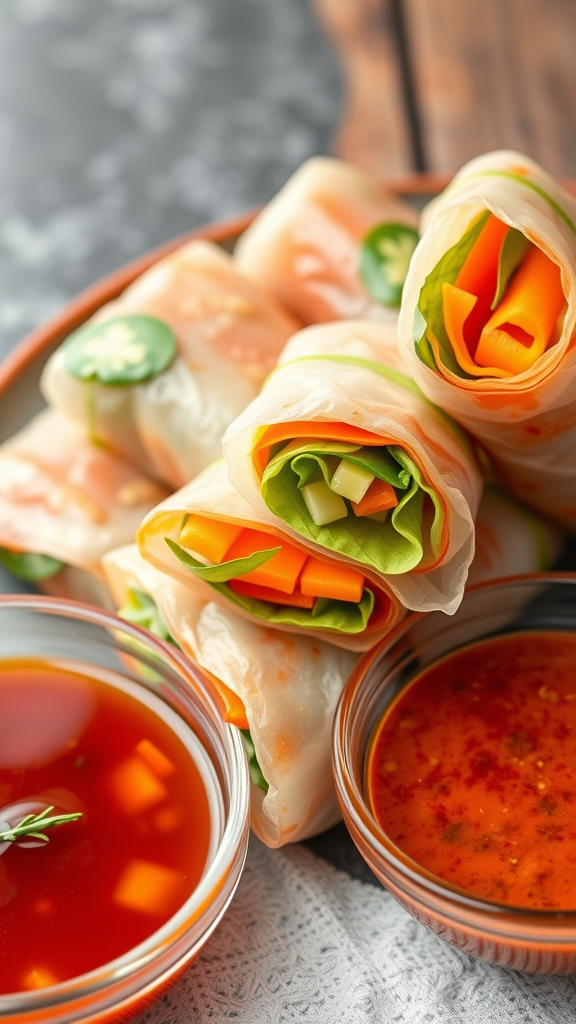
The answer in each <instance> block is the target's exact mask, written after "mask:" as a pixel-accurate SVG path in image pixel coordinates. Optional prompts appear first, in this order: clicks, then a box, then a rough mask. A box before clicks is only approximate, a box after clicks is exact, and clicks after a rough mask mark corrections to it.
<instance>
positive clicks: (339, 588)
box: [300, 556, 364, 604]
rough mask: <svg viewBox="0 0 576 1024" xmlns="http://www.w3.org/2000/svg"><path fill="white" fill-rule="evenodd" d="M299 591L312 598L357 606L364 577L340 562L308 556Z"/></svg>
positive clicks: (362, 588) (360, 597)
mask: <svg viewBox="0 0 576 1024" xmlns="http://www.w3.org/2000/svg"><path fill="white" fill-rule="evenodd" d="M300 589H301V591H302V593H303V594H311V595H312V596H313V597H329V598H333V599H334V600H335V601H352V602H353V603H354V604H358V603H359V601H361V600H362V593H363V590H364V576H363V575H362V573H361V572H358V570H357V569H351V568H350V567H349V566H347V565H342V563H341V562H325V561H324V560H323V559H321V558H314V557H313V556H310V558H309V559H308V561H307V562H306V565H305V566H304V569H303V570H302V575H301V576H300Z"/></svg>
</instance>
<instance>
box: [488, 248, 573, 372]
mask: <svg viewBox="0 0 576 1024" xmlns="http://www.w3.org/2000/svg"><path fill="white" fill-rule="evenodd" d="M564 302H565V299H564V293H563V291H562V282H561V279H560V268H559V267H558V266H557V264H556V263H553V261H552V260H551V259H549V257H548V256H547V255H546V253H544V252H542V250H541V249H538V248H537V247H536V246H533V247H532V248H530V249H529V251H528V253H527V254H526V256H525V258H524V261H523V263H522V265H521V267H520V269H519V270H518V272H517V274H516V276H515V277H514V278H513V279H512V282H511V284H510V286H509V287H508V288H507V289H506V293H505V295H504V296H503V298H502V300H501V301H500V303H499V304H498V307H497V309H496V310H495V312H494V314H493V315H492V316H491V317H490V319H489V320H488V323H487V324H486V326H485V327H484V330H483V331H482V334H481V335H480V341H479V343H478V348H477V350H476V357H475V358H476V362H477V364H478V365H479V366H488V365H492V366H498V367H501V369H503V370H506V371H507V372H508V373H510V374H517V373H522V372H523V371H525V370H528V369H530V367H531V366H533V365H534V363H535V362H536V360H537V359H538V358H539V356H541V355H542V354H543V352H545V351H546V348H547V346H548V344H549V342H550V339H551V337H552V333H553V331H554V327H555V325H556V321H557V319H558V315H559V313H560V311H561V309H562V306H563V305H564Z"/></svg>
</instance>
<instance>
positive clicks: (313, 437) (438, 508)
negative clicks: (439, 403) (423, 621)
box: [253, 421, 447, 575]
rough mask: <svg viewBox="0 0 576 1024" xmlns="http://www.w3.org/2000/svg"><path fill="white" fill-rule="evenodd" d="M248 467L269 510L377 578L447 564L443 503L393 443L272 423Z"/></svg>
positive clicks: (330, 426) (328, 427)
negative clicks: (373, 573)
mask: <svg viewBox="0 0 576 1024" xmlns="http://www.w3.org/2000/svg"><path fill="white" fill-rule="evenodd" d="M253 464H254V468H255V471H256V474H257V478H258V480H259V486H260V493H261V495H262V498H263V500H264V502H265V504H266V505H267V507H268V508H269V509H270V511H271V512H272V513H273V514H274V515H275V516H278V518H280V519H281V520H283V521H284V522H286V523H287V525H288V526H289V527H290V528H291V529H292V530H293V531H294V532H295V533H297V534H299V535H300V536H301V537H302V538H303V539H304V540H305V541H308V542H312V543H314V544H317V545H319V546H320V547H322V548H325V549H326V550H328V551H332V552H334V553H335V554H338V555H341V556H343V557H345V558H346V559H349V560H350V559H351V560H353V562H354V563H355V564H357V565H359V566H361V567H364V566H365V567H366V568H367V569H371V570H373V571H374V572H376V573H380V574H390V575H399V574H402V573H406V572H412V571H418V570H420V571H422V570H424V571H427V570H429V569H430V568H431V567H433V566H434V565H436V564H439V562H440V561H441V559H442V558H443V557H444V554H445V551H446V546H447V536H446V532H447V531H446V529H445V520H446V516H445V509H444V503H443V499H442V496H441V495H440V494H439V493H438V492H437V489H436V488H435V487H434V486H433V485H432V484H431V482H430V481H429V480H428V479H427V476H426V474H425V473H424V472H423V471H422V469H421V467H420V466H419V465H418V461H417V457H416V455H415V453H414V452H412V451H408V450H407V448H406V446H404V445H400V444H395V443H394V441H393V440H392V439H391V438H384V437H382V436H380V435H377V434H373V433H371V432H370V431H367V430H364V429H361V428H357V427H354V426H351V425H349V424H347V423H327V422H315V421H310V422H301V423H300V422H292V423H286V424H274V425H269V426H266V427H262V428H260V430H259V432H258V434H257V439H256V442H255V444H254V446H253ZM430 513H431V515H430Z"/></svg>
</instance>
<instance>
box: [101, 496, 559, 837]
mask: <svg viewBox="0 0 576 1024" xmlns="http://www.w3.org/2000/svg"><path fill="white" fill-rule="evenodd" d="M476 535H477V550H476V555H475V557H474V561H473V563H472V566H471V569H470V575H469V582H473V583H477V582H481V581H485V580H488V579H494V578H496V577H498V576H508V575H514V574H517V573H526V572H536V571H538V570H543V569H546V568H547V567H548V566H549V565H550V564H551V562H553V561H554V559H555V558H556V557H557V555H558V553H559V550H560V546H561V540H562V538H561V534H560V531H559V530H557V529H556V528H554V527H552V526H550V525H549V524H547V523H545V522H543V521H541V520H540V519H539V518H538V517H537V516H536V515H534V514H532V513H531V512H527V511H526V510H525V509H523V508H522V507H521V506H519V505H518V504H517V502H515V501H513V500H512V499H510V498H508V497H507V496H506V495H504V494H503V493H502V492H500V491H498V490H496V489H495V488H493V487H489V488H487V489H486V491H485V493H484V495H483V497H482V501H481V502H480V507H479V510H478V517H477V520H476ZM103 564H104V570H105V572H106V578H107V581H108V584H109V587H110V590H111V593H112V596H113V598H114V603H115V605H116V607H118V608H121V609H122V611H121V614H123V615H124V616H125V617H126V618H128V619H130V620H131V621H133V622H137V623H139V624H140V625H143V626H145V627H147V628H149V629H151V630H152V631H153V632H155V633H156V634H157V635H159V636H160V637H162V638H163V639H165V640H166V639H172V640H173V641H175V642H177V643H178V645H179V646H180V647H181V648H182V649H183V650H184V652H185V653H186V654H188V655H190V657H192V658H193V659H194V660H195V661H196V662H197V663H198V664H199V665H200V666H201V667H202V668H203V669H204V670H205V671H206V672H208V673H209V675H210V676H211V678H212V680H213V682H214V684H215V686H216V688H217V690H218V692H219V693H220V696H221V701H222V713H223V716H224V718H225V719H226V721H228V722H230V723H231V724H233V725H235V726H237V727H238V728H240V729H241V730H242V733H243V736H244V739H245V742H246V745H247V749H248V753H249V757H250V771H251V777H252V791H251V822H252V827H253V829H254V831H255V832H256V834H257V835H258V836H259V837H260V838H261V839H262V840H263V841H264V842H265V843H267V844H268V845H269V846H274V847H275V846H282V845H283V844H284V843H287V842H296V841H298V840H300V839H305V838H306V837H307V836H310V835H315V834H316V833H318V832H321V831H323V830H324V829H326V828H329V827H330V826H331V825H333V824H335V822H336V821H338V819H339V817H340V813H339V810H338V805H337V801H336V797H335V792H334V787H333V783H332V767H331V732H332V719H333V716H334V711H335V708H336V704H337V701H338V697H339V695H340V692H341V690H342V688H343V686H344V684H345V682H346V680H347V678H348V676H349V674H350V672H351V671H352V668H353V667H354V665H355V663H356V657H355V656H354V655H353V654H351V653H348V652H347V651H342V650H338V649H337V648H336V647H334V646H333V645H332V644H327V643H325V642H323V641H321V640H317V639H316V638H311V637H307V636H304V635H298V634H295V635H292V636H287V635H286V633H281V632H278V631H277V630H273V629H267V628H265V627H263V626H261V625H258V624H257V623H256V622H255V621H252V622H249V621H247V620H246V619H245V618H244V617H243V616H241V615H238V614H237V613H236V611H235V610H234V608H233V607H232V605H230V604H228V605H227V606H226V605H221V604H219V603H216V602H215V601H210V600H206V598H207V594H206V591H205V590H204V588H203V587H202V586H201V584H199V583H198V582H196V581H194V580H192V579H190V578H188V579H186V581H185V583H183V582H180V581H179V580H175V579H173V578H172V577H171V576H168V575H166V574H165V573H162V572H159V571H158V570H157V569H155V568H154V567H153V566H152V565H150V564H149V563H148V562H146V561H144V559H143V558H142V557H141V555H140V554H139V552H138V548H137V547H136V545H130V546H128V547H124V548H120V549H118V550H116V551H112V552H110V553H109V554H107V555H106V556H105V557H104V562H103Z"/></svg>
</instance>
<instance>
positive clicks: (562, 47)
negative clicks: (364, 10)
mask: <svg viewBox="0 0 576 1024" xmlns="http://www.w3.org/2000/svg"><path fill="white" fill-rule="evenodd" d="M404 10H405V18H406V22H407V35H408V40H409V44H410V50H411V57H412V61H411V63H412V67H413V72H414V79H415V90H416V97H417V101H418V106H419V111H420V118H421V124H422V132H423V145H424V152H425V154H426V157H427V164H428V167H429V168H430V169H431V170H440V169H441V170H448V171H453V170H456V169H457V168H458V167H459V166H460V165H461V164H462V163H464V162H465V161H466V160H468V159H470V158H471V157H472V156H476V155H477V154H478V153H482V152H484V151H486V150H491V149H500V148H512V149H518V150H520V151H522V152H525V153H528V154H529V155H530V156H532V157H534V159H536V160H538V161H539V162H540V163H542V164H543V165H544V166H545V167H547V169H548V170H550V171H552V172H553V173H555V174H565V175H576V131H575V126H576V60H575V44H576V3H574V0H482V3H478V2H477V0H404Z"/></svg>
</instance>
